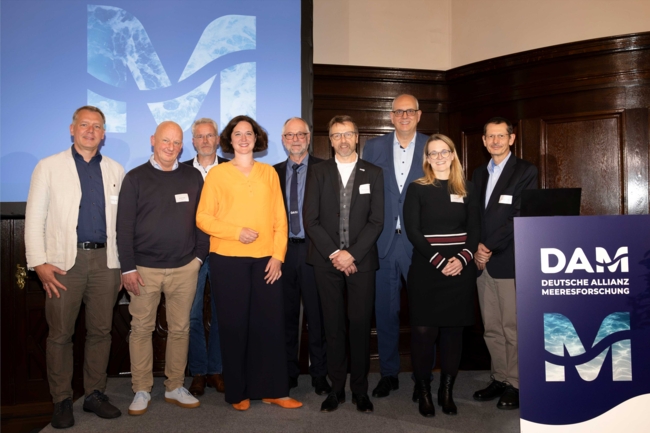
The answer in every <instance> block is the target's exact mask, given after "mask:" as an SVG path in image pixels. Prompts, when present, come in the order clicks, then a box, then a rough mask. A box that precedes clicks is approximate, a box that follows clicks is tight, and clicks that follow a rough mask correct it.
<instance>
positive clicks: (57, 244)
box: [25, 106, 124, 428]
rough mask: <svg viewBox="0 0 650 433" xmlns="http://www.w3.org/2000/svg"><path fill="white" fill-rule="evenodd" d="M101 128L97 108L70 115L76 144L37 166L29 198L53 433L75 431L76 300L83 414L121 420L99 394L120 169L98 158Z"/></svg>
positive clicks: (114, 269)
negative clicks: (81, 331) (81, 335)
mask: <svg viewBox="0 0 650 433" xmlns="http://www.w3.org/2000/svg"><path fill="white" fill-rule="evenodd" d="M105 122H106V120H105V117H104V114H103V113H102V112H101V111H100V110H99V109H98V108H96V107H92V106H85V107H81V108H79V109H78V110H76V111H75V113H74V115H73V116H72V125H70V135H71V136H72V137H73V139H74V143H73V144H72V146H71V147H70V148H69V149H66V150H64V151H63V152H61V153H58V154H56V155H52V156H50V157H48V158H45V159H43V160H41V161H40V162H39V163H38V164H37V165H36V168H35V169H34V172H33V174H32V181H31V184H30V188H29V196H28V198H27V209H26V212H25V250H26V255H27V266H28V267H29V268H30V269H34V270H35V271H36V273H37V274H38V277H39V278H40V280H41V282H42V283H43V288H44V289H45V292H46V293H47V297H46V299H45V317H46V320H47V324H48V326H49V333H48V337H47V349H46V359H47V377H48V381H49V384H50V393H51V394H52V399H53V402H54V414H53V416H52V426H53V427H55V428H66V427H72V426H73V425H74V417H73V414H72V386H71V382H72V370H73V359H72V335H73V334H74V324H75V321H76V319H77V315H78V314H79V308H80V307H81V303H82V302H83V303H84V304H85V305H86V329H87V334H86V345H85V354H84V388H85V395H86V397H85V400H84V405H83V409H84V411H87V412H94V413H95V414H97V415H98V416H100V417H102V418H117V417H118V416H120V415H121V412H120V410H119V409H117V408H116V407H115V406H113V405H112V404H110V403H109V401H108V397H107V396H106V395H105V394H104V390H105V389H106V367H107V365H108V357H109V352H110V348H111V328H112V321H113V306H114V305H115V301H116V300H117V293H118V291H119V289H120V285H121V280H120V262H119V260H118V256H117V245H116V234H115V221H116V215H117V199H118V195H119V191H120V186H121V185H122V179H123V177H124V168H123V167H122V166H121V165H120V164H119V163H117V162H115V161H113V160H112V159H110V158H108V157H106V156H103V155H102V154H101V153H100V152H99V146H100V144H101V142H102V140H103V139H104V133H105Z"/></svg>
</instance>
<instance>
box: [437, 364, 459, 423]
mask: <svg viewBox="0 0 650 433" xmlns="http://www.w3.org/2000/svg"><path fill="white" fill-rule="evenodd" d="M455 381H456V376H452V375H451V374H441V375H440V388H438V406H442V413H444V414H447V415H456V414H458V408H456V403H454V394H453V391H454V382H455Z"/></svg>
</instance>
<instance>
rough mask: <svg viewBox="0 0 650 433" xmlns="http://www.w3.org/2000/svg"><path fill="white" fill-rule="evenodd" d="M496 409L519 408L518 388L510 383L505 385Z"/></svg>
mask: <svg viewBox="0 0 650 433" xmlns="http://www.w3.org/2000/svg"><path fill="white" fill-rule="evenodd" d="M497 409H503V410H512V409H519V390H518V389H517V388H515V387H514V386H512V385H507V386H506V390H505V391H504V392H503V395H501V398H500V399H499V402H498V403H497Z"/></svg>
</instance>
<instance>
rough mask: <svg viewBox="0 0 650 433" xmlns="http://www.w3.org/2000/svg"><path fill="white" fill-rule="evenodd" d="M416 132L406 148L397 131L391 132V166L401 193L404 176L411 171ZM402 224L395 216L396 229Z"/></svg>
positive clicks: (404, 184)
mask: <svg viewBox="0 0 650 433" xmlns="http://www.w3.org/2000/svg"><path fill="white" fill-rule="evenodd" d="M417 135H418V134H417V133H416V134H413V138H412V139H411V141H410V142H409V144H408V146H406V148H403V147H402V146H401V145H400V144H399V140H398V139H397V133H395V132H394V133H393V166H394V168H395V179H396V180H397V187H398V188H399V192H400V194H401V192H402V190H403V189H404V187H405V186H406V178H407V177H408V175H409V172H410V171H411V164H412V163H413V154H414V153H415V137H417ZM401 227H402V225H401V224H400V220H399V217H397V226H395V228H396V229H400V228H401Z"/></svg>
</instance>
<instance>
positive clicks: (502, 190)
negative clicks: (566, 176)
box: [472, 154, 537, 278]
mask: <svg viewBox="0 0 650 433" xmlns="http://www.w3.org/2000/svg"><path fill="white" fill-rule="evenodd" d="M488 179H489V172H488V169H487V164H485V165H482V166H480V167H479V168H477V169H476V170H474V173H473V175H472V182H473V183H474V186H475V188H476V190H477V191H478V192H480V201H481V202H480V208H481V243H482V244H483V245H485V246H486V247H487V248H488V249H489V250H490V251H492V257H490V260H489V261H488V262H487V266H486V268H487V270H488V272H489V273H490V276H491V277H492V278H514V277H515V242H514V217H517V216H519V212H520V208H521V192H522V191H523V190H525V189H536V188H537V167H535V166H534V165H533V164H531V163H530V162H528V161H524V160H523V159H520V158H517V157H516V156H515V155H514V154H513V155H511V156H510V159H508V162H506V165H505V167H504V168H503V172H502V173H501V176H499V180H498V181H497V184H496V185H495V186H494V190H493V191H492V195H490V201H489V202H488V205H487V207H486V206H485V193H486V188H487V183H488ZM503 195H507V196H512V204H508V203H499V201H500V198H501V196H503ZM479 275H480V271H479Z"/></svg>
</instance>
